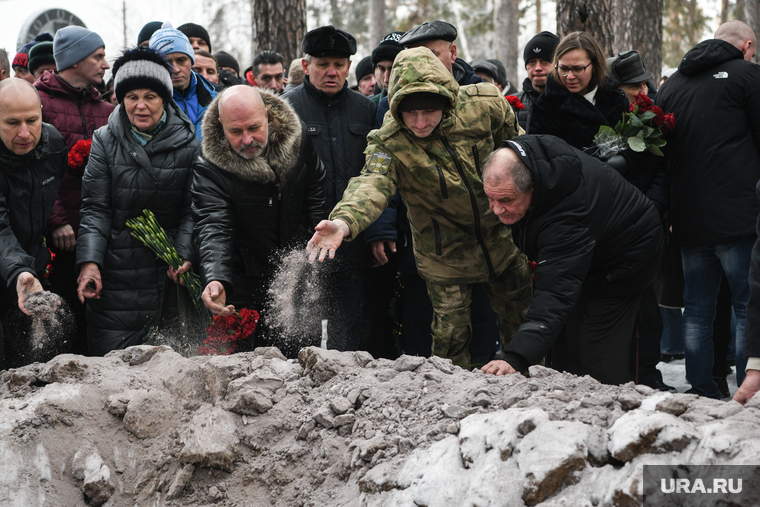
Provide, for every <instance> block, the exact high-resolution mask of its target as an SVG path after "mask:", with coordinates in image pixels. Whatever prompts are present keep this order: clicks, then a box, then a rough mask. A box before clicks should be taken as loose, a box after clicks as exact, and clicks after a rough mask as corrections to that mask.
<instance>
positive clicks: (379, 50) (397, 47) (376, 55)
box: [372, 32, 404, 66]
mask: <svg viewBox="0 0 760 507" xmlns="http://www.w3.org/2000/svg"><path fill="white" fill-rule="evenodd" d="M403 36H404V32H391V33H389V34H388V35H386V36H385V37H383V40H381V41H380V44H378V45H377V47H376V48H375V49H374V50H372V65H374V66H377V64H378V63H380V62H382V61H385V60H390V61H394V60H395V59H396V56H397V55H398V54H399V53H400V52H401V51H403V50H404V46H402V45H401V44H400V43H399V41H400V40H401V37H403Z"/></svg>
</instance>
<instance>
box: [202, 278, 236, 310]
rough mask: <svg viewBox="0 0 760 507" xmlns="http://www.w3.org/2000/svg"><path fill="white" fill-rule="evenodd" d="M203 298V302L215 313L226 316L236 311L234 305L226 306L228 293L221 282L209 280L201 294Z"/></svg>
mask: <svg viewBox="0 0 760 507" xmlns="http://www.w3.org/2000/svg"><path fill="white" fill-rule="evenodd" d="M201 299H202V300H203V304H205V305H206V306H207V307H208V309H209V310H211V313H213V314H214V315H221V316H223V317H225V316H227V315H230V314H231V313H232V312H234V311H235V307H234V306H232V305H226V306H225V303H226V302H227V293H226V292H225V291H224V285H222V284H221V283H219V282H209V283H208V285H206V288H205V289H204V290H203V294H201Z"/></svg>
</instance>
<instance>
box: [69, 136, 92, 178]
mask: <svg viewBox="0 0 760 507" xmlns="http://www.w3.org/2000/svg"><path fill="white" fill-rule="evenodd" d="M91 148H92V139H82V140H79V141H77V142H76V144H75V145H74V146H72V147H71V150H70V151H69V171H71V172H74V173H84V168H85V166H86V165H87V160H88V159H89V158H90V149H91Z"/></svg>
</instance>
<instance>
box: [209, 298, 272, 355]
mask: <svg viewBox="0 0 760 507" xmlns="http://www.w3.org/2000/svg"><path fill="white" fill-rule="evenodd" d="M258 321H259V313H258V312H256V311H254V310H249V309H248V308H243V309H242V310H240V313H232V314H230V315H227V316H226V317H222V316H220V315H216V316H214V323H213V324H211V325H210V326H209V328H208V329H207V330H206V334H207V337H206V339H205V340H203V345H202V346H201V347H200V348H199V349H198V354H200V355H203V356H211V355H229V354H232V353H233V352H235V348H236V347H237V342H239V341H240V340H244V339H246V338H248V337H249V336H251V334H252V333H253V331H254V330H255V329H256V324H257V323H258Z"/></svg>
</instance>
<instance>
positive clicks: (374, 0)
mask: <svg viewBox="0 0 760 507" xmlns="http://www.w3.org/2000/svg"><path fill="white" fill-rule="evenodd" d="M367 17H368V18H369V19H368V20H367V26H368V27H369V45H370V48H369V49H370V51H371V50H373V49H375V48H376V47H377V45H378V44H380V41H381V40H383V37H385V34H387V33H388V32H386V26H385V0H369V15H368V16H367Z"/></svg>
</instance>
